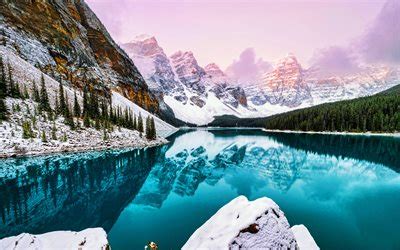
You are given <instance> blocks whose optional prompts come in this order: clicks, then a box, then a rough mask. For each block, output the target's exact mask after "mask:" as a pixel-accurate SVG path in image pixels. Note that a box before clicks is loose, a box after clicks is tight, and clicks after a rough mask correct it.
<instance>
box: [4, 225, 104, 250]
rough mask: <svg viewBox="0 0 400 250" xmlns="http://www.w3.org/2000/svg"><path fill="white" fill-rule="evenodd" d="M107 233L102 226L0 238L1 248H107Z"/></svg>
mask: <svg viewBox="0 0 400 250" xmlns="http://www.w3.org/2000/svg"><path fill="white" fill-rule="evenodd" d="M109 248H110V247H109V244H108V240H107V234H106V232H105V231H104V229H103V228H89V229H85V230H82V231H80V232H72V231H54V232H49V233H45V234H37V235H34V234H28V233H22V234H20V235H18V236H12V237H8V238H4V239H1V240H0V249H3V250H19V249H20V250H30V249H31V250H36V249H49V250H50V249H58V250H63V249H65V250H67V249H81V250H85V249H87V250H89V249H96V250H106V249H109Z"/></svg>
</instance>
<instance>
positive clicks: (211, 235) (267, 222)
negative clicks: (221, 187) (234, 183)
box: [182, 196, 318, 249]
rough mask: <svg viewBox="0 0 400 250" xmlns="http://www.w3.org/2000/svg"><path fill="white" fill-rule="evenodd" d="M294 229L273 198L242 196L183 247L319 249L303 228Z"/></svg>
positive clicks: (226, 207)
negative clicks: (248, 197)
mask: <svg viewBox="0 0 400 250" xmlns="http://www.w3.org/2000/svg"><path fill="white" fill-rule="evenodd" d="M295 231H296V234H294V233H293V231H292V230H291V228H290V226H289V223H288V221H287V219H286V217H285V215H284V213H283V212H282V211H281V210H280V209H279V207H278V205H277V204H276V203H275V202H274V201H273V200H271V199H269V198H266V197H263V198H259V199H257V200H254V201H248V200H247V198H246V197H244V196H239V197H237V198H235V199H233V200H232V201H231V202H229V203H228V204H226V205H225V206H223V207H222V208H221V209H220V210H218V211H217V213H216V214H215V215H213V216H212V217H211V218H210V219H209V220H208V221H207V222H206V223H204V224H203V225H202V226H201V227H200V228H198V229H197V230H196V232H194V234H193V235H192V236H191V237H190V238H189V240H188V241H187V242H186V244H185V245H184V246H183V247H182V249H240V248H244V249H297V248H300V249H318V247H317V246H316V244H315V246H314V245H312V244H311V243H310V242H314V239H312V237H311V235H310V234H309V233H308V234H307V233H305V231H304V229H303V228H301V229H300V230H299V229H298V228H295ZM307 232H308V231H307ZM296 236H299V237H300V238H299V241H300V242H301V244H302V245H301V246H300V244H298V239H297V238H296ZM306 243H307V244H306ZM305 246H311V247H312V248H302V247H305Z"/></svg>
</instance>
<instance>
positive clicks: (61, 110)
mask: <svg viewBox="0 0 400 250" xmlns="http://www.w3.org/2000/svg"><path fill="white" fill-rule="evenodd" d="M61 81H62V80H61V78H60V83H59V85H58V86H59V87H58V110H57V112H58V114H60V115H63V116H64V117H65V116H66V114H67V105H68V103H67V102H66V101H65V92H64V87H63V84H62V82H61Z"/></svg>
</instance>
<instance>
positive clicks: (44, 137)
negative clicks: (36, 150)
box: [42, 130, 47, 142]
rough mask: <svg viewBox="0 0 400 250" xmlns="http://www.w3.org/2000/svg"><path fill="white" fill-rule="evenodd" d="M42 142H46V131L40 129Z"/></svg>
mask: <svg viewBox="0 0 400 250" xmlns="http://www.w3.org/2000/svg"><path fill="white" fill-rule="evenodd" d="M42 142H47V137H46V133H45V132H44V130H42Z"/></svg>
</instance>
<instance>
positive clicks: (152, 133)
mask: <svg viewBox="0 0 400 250" xmlns="http://www.w3.org/2000/svg"><path fill="white" fill-rule="evenodd" d="M150 127H151V139H153V140H154V139H156V138H157V131H156V124H155V122H154V117H151V119H150Z"/></svg>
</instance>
